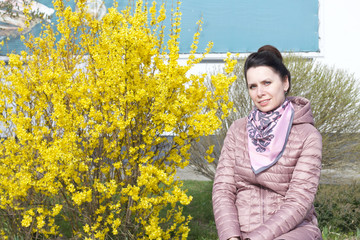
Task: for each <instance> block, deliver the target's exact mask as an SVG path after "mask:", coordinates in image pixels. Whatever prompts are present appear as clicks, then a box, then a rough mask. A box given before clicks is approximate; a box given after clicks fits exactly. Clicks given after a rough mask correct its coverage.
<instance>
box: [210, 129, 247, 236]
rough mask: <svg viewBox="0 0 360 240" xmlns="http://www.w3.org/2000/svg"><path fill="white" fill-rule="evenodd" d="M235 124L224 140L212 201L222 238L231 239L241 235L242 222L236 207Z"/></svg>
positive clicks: (219, 233)
mask: <svg viewBox="0 0 360 240" xmlns="http://www.w3.org/2000/svg"><path fill="white" fill-rule="evenodd" d="M234 125H235V124H233V125H232V126H231V127H230V128H229V130H228V133H227V135H226V138H225V140H224V145H223V148H222V150H221V155H220V158H219V163H218V166H217V169H216V174H215V180H214V186H213V195H212V203H213V210H214V216H215V223H216V227H217V231H218V235H219V239H220V240H225V239H229V238H230V237H241V232H240V224H239V220H238V215H237V210H236V207H235V199H236V186H235V181H234V165H235V153H234V152H235V147H234V144H235V140H234V128H235V127H234Z"/></svg>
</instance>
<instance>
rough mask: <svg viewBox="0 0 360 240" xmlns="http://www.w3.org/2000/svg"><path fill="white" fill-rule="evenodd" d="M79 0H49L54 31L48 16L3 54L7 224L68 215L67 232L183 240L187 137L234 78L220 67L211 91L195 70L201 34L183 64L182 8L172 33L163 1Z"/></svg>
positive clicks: (15, 226)
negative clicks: (97, 12) (97, 1)
mask: <svg viewBox="0 0 360 240" xmlns="http://www.w3.org/2000/svg"><path fill="white" fill-rule="evenodd" d="M84 3H85V1H83V0H79V1H76V4H77V10H76V11H73V10H72V9H71V8H70V7H66V6H65V1H61V0H56V1H54V7H55V9H56V14H57V17H58V22H57V25H56V29H57V30H54V29H53V28H51V27H50V26H49V25H44V26H43V29H44V30H43V32H42V33H41V35H40V37H33V36H30V37H29V38H28V39H26V40H25V39H23V41H24V42H25V44H26V46H27V51H23V52H21V54H20V55H16V54H11V55H9V62H8V65H5V63H4V62H1V67H0V78H1V79H2V81H1V84H0V112H1V115H0V122H1V124H2V126H3V129H4V131H3V132H2V135H3V136H5V138H4V139H3V140H2V142H1V145H0V153H1V155H0V196H1V197H0V211H1V216H2V217H1V221H0V228H1V229H0V230H1V234H2V235H3V237H4V238H5V237H9V238H14V237H15V236H20V237H22V238H25V239H39V238H44V239H48V238H56V237H57V236H61V235H63V232H61V231H60V230H61V229H62V228H60V225H59V224H60V222H61V223H62V226H71V227H72V229H71V231H70V232H71V236H67V237H68V238H72V237H73V238H81V239H106V238H108V239H109V238H118V239H159V238H161V239H170V238H171V239H179V238H182V239H186V237H187V234H188V231H189V228H188V222H189V219H190V218H189V217H186V216H183V213H182V209H183V206H184V205H187V204H189V202H190V201H191V197H190V196H188V195H187V194H186V192H185V190H183V189H181V185H182V183H181V181H176V180H175V177H174V176H175V174H176V168H177V167H184V166H186V165H187V163H188V159H189V153H188V149H189V147H190V143H191V141H193V140H194V139H197V138H198V136H200V135H206V134H213V133H214V131H215V130H216V129H217V128H218V127H219V126H220V125H221V121H220V119H219V117H218V116H217V115H216V113H218V112H219V111H218V110H219V109H220V106H221V107H222V108H225V107H228V108H231V103H230V102H229V101H228V98H227V92H228V87H229V85H230V84H231V82H232V81H233V80H234V79H233V78H231V77H228V76H225V75H224V74H219V75H217V76H213V77H212V82H213V85H214V86H216V90H215V91H214V92H211V91H209V90H208V89H207V87H206V86H205V85H204V78H205V76H197V75H188V71H189V70H190V69H191V68H192V66H194V65H195V64H196V63H198V62H199V61H201V59H202V57H200V58H196V57H195V56H194V53H195V52H196V48H197V45H196V43H197V42H198V38H199V32H197V33H196V34H195V35H194V44H193V45H192V51H191V54H190V57H189V59H188V61H187V64H186V65H179V64H178V61H177V60H178V58H179V34H180V28H179V25H180V15H181V14H180V12H179V9H178V8H177V9H174V11H173V12H172V21H171V22H172V27H171V29H170V30H169V39H168V40H165V39H166V38H165V35H166V34H165V30H164V28H163V21H164V20H165V18H166V14H165V8H164V5H162V6H160V7H159V6H156V4H155V3H154V4H153V5H152V6H151V7H148V6H147V5H146V4H143V3H142V1H140V0H139V1H137V2H136V4H135V7H134V8H133V9H131V8H130V7H128V8H126V9H125V10H123V11H121V12H119V11H118V10H117V8H116V7H112V8H109V9H108V10H109V13H108V14H106V15H105V16H104V18H103V19H102V20H97V19H94V18H92V17H91V15H90V14H88V13H87V11H86V9H85V5H84ZM156 9H158V11H157V10H156ZM200 28H201V26H200ZM57 39H58V40H57ZM210 47H211V46H209V49H207V50H206V52H208V51H209V50H210ZM227 63H228V64H227V66H228V67H229V68H228V70H227V72H231V71H232V66H233V65H234V61H232V60H230V59H228V60H227ZM225 115H226V113H225ZM204 121H206V123H207V124H206V125H205V124H203V122H204ZM169 132H170V133H172V134H174V135H175V137H174V138H173V140H169V139H170V138H167V137H166V136H165V133H169ZM169 206H170V208H168V211H166V214H165V216H163V215H161V214H160V212H161V213H162V212H163V211H162V210H163V209H166V207H169ZM58 223H59V224H58Z"/></svg>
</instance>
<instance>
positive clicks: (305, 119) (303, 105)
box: [288, 97, 314, 125]
mask: <svg viewBox="0 0 360 240" xmlns="http://www.w3.org/2000/svg"><path fill="white" fill-rule="evenodd" d="M288 99H289V100H290V102H291V103H292V105H293V107H294V110H295V113H294V119H293V125H296V124H303V123H310V124H312V125H314V117H313V114H312V112H311V106H310V101H309V100H307V99H306V98H303V97H288Z"/></svg>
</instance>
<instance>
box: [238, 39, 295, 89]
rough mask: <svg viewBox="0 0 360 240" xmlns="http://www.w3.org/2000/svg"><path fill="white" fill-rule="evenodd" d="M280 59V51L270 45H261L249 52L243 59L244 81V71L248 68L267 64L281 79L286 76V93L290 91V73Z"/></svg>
mask: <svg viewBox="0 0 360 240" xmlns="http://www.w3.org/2000/svg"><path fill="white" fill-rule="evenodd" d="M282 60H283V58H282V56H281V53H280V51H279V50H278V49H277V48H276V47H274V46H271V45H265V46H262V47H261V48H259V50H258V51H257V52H254V53H252V54H250V55H249V56H248V58H247V59H246V61H245V65H244V76H245V79H246V81H247V77H246V73H247V71H248V70H249V68H252V67H260V66H267V67H271V68H272V69H273V70H274V71H275V72H277V73H279V74H280V77H281V78H282V79H285V77H286V76H287V77H288V81H289V88H288V90H287V93H288V92H290V88H291V75H290V72H289V70H288V69H287V68H286V67H285V65H284V63H283V61H282Z"/></svg>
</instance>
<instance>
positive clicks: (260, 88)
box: [256, 86, 264, 97]
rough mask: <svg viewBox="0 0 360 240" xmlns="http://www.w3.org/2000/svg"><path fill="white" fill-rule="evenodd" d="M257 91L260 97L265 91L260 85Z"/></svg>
mask: <svg viewBox="0 0 360 240" xmlns="http://www.w3.org/2000/svg"><path fill="white" fill-rule="evenodd" d="M256 93H257V95H258V96H259V97H261V96H262V95H264V91H263V89H262V87H260V86H259V87H258V88H257V92H256Z"/></svg>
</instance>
